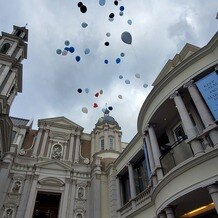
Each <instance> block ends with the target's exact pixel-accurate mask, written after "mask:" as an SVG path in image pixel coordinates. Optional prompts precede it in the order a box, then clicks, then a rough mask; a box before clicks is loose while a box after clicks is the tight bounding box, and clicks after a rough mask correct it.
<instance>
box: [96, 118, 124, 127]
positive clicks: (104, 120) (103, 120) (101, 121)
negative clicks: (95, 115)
mask: <svg viewBox="0 0 218 218" xmlns="http://www.w3.org/2000/svg"><path fill="white" fill-rule="evenodd" d="M105 123H107V124H111V125H116V126H118V127H119V124H118V123H117V121H116V120H115V119H114V118H113V117H111V116H108V115H105V116H103V117H100V118H99V119H98V122H97V123H96V126H98V125H102V124H105ZM119 128H120V127H119Z"/></svg>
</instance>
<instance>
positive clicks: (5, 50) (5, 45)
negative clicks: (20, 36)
mask: <svg viewBox="0 0 218 218" xmlns="http://www.w3.org/2000/svg"><path fill="white" fill-rule="evenodd" d="M10 47H11V45H10V44H9V43H5V44H4V45H3V46H2V47H1V49H0V52H1V53H3V54H6V53H7V51H8V50H9V48H10Z"/></svg>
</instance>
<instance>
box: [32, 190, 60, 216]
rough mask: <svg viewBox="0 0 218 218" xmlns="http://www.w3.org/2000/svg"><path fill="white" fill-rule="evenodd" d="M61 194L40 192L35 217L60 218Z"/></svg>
mask: <svg viewBox="0 0 218 218" xmlns="http://www.w3.org/2000/svg"><path fill="white" fill-rule="evenodd" d="M60 199H61V194H60V193H50V192H38V193H37V197H36V203H35V208H34V212H33V218H58V210H59V205H60Z"/></svg>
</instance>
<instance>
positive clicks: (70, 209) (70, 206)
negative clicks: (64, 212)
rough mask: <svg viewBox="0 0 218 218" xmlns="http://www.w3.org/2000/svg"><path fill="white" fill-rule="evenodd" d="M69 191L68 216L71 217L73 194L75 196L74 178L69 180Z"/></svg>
mask: <svg viewBox="0 0 218 218" xmlns="http://www.w3.org/2000/svg"><path fill="white" fill-rule="evenodd" d="M70 185H71V193H70V200H69V217H73V211H74V205H75V196H76V184H75V181H74V180H71V184H70Z"/></svg>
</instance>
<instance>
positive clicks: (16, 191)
mask: <svg viewBox="0 0 218 218" xmlns="http://www.w3.org/2000/svg"><path fill="white" fill-rule="evenodd" d="M20 187H21V182H20V181H16V182H15V183H14V186H13V188H12V191H13V192H15V193H18V192H19V190H20Z"/></svg>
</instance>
